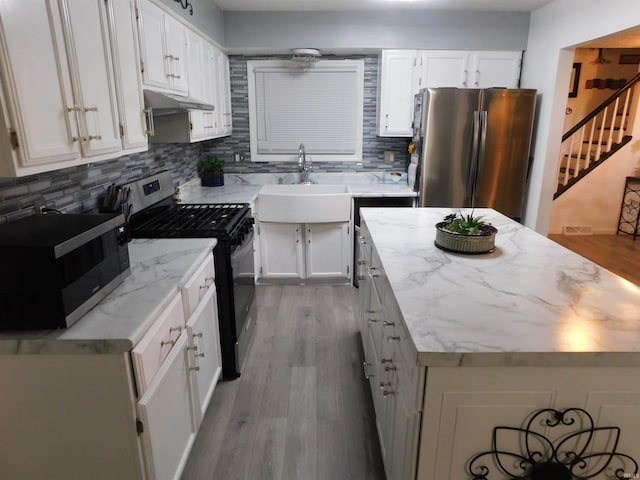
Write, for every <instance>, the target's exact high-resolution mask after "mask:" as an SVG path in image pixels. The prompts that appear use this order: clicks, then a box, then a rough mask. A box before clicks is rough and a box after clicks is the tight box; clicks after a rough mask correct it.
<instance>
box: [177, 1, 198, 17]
mask: <svg viewBox="0 0 640 480" xmlns="http://www.w3.org/2000/svg"><path fill="white" fill-rule="evenodd" d="M173 1H174V2H177V3H179V4H180V6H181V7H182V8H183V9H184V10H186V9H187V8H188V9H189V15H193V5H191V2H190V1H189V0H173Z"/></svg>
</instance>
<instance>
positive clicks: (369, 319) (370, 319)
mask: <svg viewBox="0 0 640 480" xmlns="http://www.w3.org/2000/svg"><path fill="white" fill-rule="evenodd" d="M379 321H380V320H378V319H376V318H367V322H369V323H378V322H379Z"/></svg>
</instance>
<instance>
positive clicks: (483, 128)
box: [473, 110, 488, 207]
mask: <svg viewBox="0 0 640 480" xmlns="http://www.w3.org/2000/svg"><path fill="white" fill-rule="evenodd" d="M487 117H488V112H487V110H483V111H482V112H481V113H480V146H479V148H478V162H477V166H476V176H475V178H474V179H473V206H474V207H475V205H476V200H477V196H478V188H479V187H480V185H479V183H480V180H481V179H482V174H483V171H484V151H485V146H486V144H487Z"/></svg>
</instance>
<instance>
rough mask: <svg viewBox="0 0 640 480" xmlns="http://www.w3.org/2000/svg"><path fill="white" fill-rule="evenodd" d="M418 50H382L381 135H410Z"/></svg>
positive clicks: (379, 110) (379, 102)
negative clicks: (414, 74)
mask: <svg viewBox="0 0 640 480" xmlns="http://www.w3.org/2000/svg"><path fill="white" fill-rule="evenodd" d="M415 55H416V52H415V50H383V51H382V57H381V65H380V83H379V86H378V88H379V89H380V90H379V99H378V135H379V136H382V137H410V136H411V135H412V129H411V121H412V119H413V96H414V94H415V92H414V88H413V81H414V79H413V68H414V62H415Z"/></svg>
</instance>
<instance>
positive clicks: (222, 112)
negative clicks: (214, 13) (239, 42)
mask: <svg viewBox="0 0 640 480" xmlns="http://www.w3.org/2000/svg"><path fill="white" fill-rule="evenodd" d="M214 55H215V61H216V67H215V73H216V93H217V103H216V111H217V115H216V126H217V129H216V130H217V135H218V136H219V137H223V136H228V135H231V132H232V130H233V125H232V121H231V118H232V115H231V78H230V76H229V57H227V56H226V55H225V54H224V53H222V52H221V51H220V50H218V49H217V48H216V49H214Z"/></svg>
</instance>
